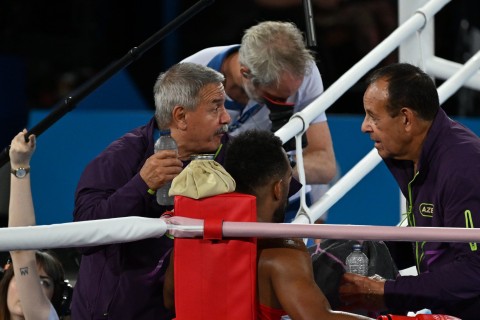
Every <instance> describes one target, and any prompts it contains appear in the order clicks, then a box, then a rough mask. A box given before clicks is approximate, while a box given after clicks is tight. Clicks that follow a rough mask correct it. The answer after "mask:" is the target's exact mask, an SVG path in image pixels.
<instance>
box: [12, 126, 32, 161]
mask: <svg viewBox="0 0 480 320" xmlns="http://www.w3.org/2000/svg"><path fill="white" fill-rule="evenodd" d="M26 134H27V129H23V130H22V131H20V132H19V133H18V134H17V135H16V136H15V137H14V138H13V139H12V142H11V144H10V150H9V156H10V161H11V163H12V165H14V166H27V165H28V164H29V163H30V159H31V156H32V154H33V152H34V151H35V146H36V137H35V135H33V134H31V135H29V141H28V142H26V141H25V135H26Z"/></svg>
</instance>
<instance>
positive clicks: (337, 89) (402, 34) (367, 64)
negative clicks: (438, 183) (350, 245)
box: [275, 0, 480, 224]
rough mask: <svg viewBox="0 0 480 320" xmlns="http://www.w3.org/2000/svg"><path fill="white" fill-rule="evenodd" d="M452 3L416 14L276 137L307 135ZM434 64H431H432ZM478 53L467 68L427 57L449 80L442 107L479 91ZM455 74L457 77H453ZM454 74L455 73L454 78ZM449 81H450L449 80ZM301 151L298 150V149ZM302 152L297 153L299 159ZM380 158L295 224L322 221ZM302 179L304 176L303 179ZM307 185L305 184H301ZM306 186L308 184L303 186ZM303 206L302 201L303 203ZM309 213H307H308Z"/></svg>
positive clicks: (443, 0) (368, 161)
mask: <svg viewBox="0 0 480 320" xmlns="http://www.w3.org/2000/svg"><path fill="white" fill-rule="evenodd" d="M448 2H450V0H432V1H429V2H428V3H426V4H425V5H424V6H422V7H420V8H419V9H418V10H416V11H415V14H414V15H412V16H411V17H410V18H409V19H408V20H407V21H405V22H404V23H403V24H401V25H400V26H399V27H398V28H397V29H395V31H394V32H392V34H390V36H388V37H387V38H386V39H385V40H383V41H382V42H381V43H380V44H379V45H378V46H377V47H375V48H374V49H373V50H372V51H370V52H369V53H368V54H367V55H366V56H365V57H363V58H362V59H361V60H360V61H359V62H357V63H356V64H355V65H354V66H353V67H352V68H350V69H349V70H348V71H347V72H346V73H345V74H343V75H342V76H341V77H340V78H339V79H338V80H337V81H335V82H334V83H333V84H332V85H331V86H330V87H329V88H328V89H327V90H325V92H324V93H323V94H322V95H320V97H318V98H317V99H315V100H314V101H313V102H312V103H311V104H310V105H308V106H307V107H306V108H305V109H303V110H302V111H300V112H298V113H296V114H294V115H293V116H292V118H291V119H290V121H289V122H288V123H287V124H285V125H284V126H283V127H282V128H280V129H279V130H278V131H277V132H275V134H276V135H277V136H279V137H280V138H281V139H282V141H288V140H289V139H290V138H292V137H293V136H295V135H298V134H299V133H302V132H304V131H306V128H307V127H308V124H309V123H311V121H313V119H315V117H317V116H318V115H319V114H320V113H322V112H325V111H326V110H327V109H328V108H329V107H330V106H331V105H332V104H333V103H334V102H335V101H336V100H337V99H338V98H340V97H341V96H342V95H343V94H344V93H345V92H346V91H347V90H348V89H349V88H350V87H352V86H353V85H354V84H355V83H356V82H357V81H358V80H360V78H361V77H363V76H364V75H365V74H366V73H367V72H369V71H370V70H371V69H372V68H374V67H375V66H376V65H377V64H378V63H380V62H381V61H382V60H383V59H384V58H385V57H386V56H387V55H388V54H390V53H391V52H392V51H393V50H395V49H396V48H397V47H399V46H400V44H401V43H402V42H403V41H404V40H406V39H407V38H408V37H410V36H411V35H413V34H414V33H415V32H418V31H419V30H421V29H423V28H424V27H425V25H426V24H427V22H428V20H430V19H431V18H432V17H433V16H434V15H435V14H436V13H437V12H438V11H440V10H441V9H442V8H443V7H444V6H445V5H446V4H447V3H448ZM432 59H434V60H433V62H429V61H430V60H432ZM478 59H479V58H478V53H477V54H476V55H475V56H473V57H472V58H471V59H470V60H469V61H468V62H467V63H466V64H465V65H463V66H462V65H460V64H456V63H446V62H445V60H443V59H441V58H437V57H434V56H432V57H428V58H427V63H426V64H427V66H428V67H429V68H432V70H433V71H434V74H440V73H441V74H442V75H444V76H448V77H450V79H448V80H447V81H446V82H445V83H444V84H443V85H442V86H441V87H439V89H438V91H439V96H440V104H442V103H443V102H444V101H445V100H446V99H448V98H449V97H450V96H451V95H453V94H454V93H455V92H456V91H457V90H458V89H459V88H460V87H461V86H462V85H463V84H465V83H469V86H471V87H474V88H478V89H480V84H479V83H478V82H477V83H476V84H475V85H474V84H473V81H471V80H470V82H469V79H471V78H473V79H472V80H476V79H477V78H479V77H480V72H479V71H478V69H479V67H478V66H479V61H478ZM445 64H448V66H449V68H448V71H445V70H444V71H443V72H439V69H442V68H441V66H442V65H445ZM454 72H455V73H454ZM452 73H454V74H453V75H452ZM448 77H447V78H448ZM297 150H298V149H297ZM300 152H301V149H300V150H298V151H297V158H298V155H299V154H300ZM380 162H381V158H380V156H379V155H378V152H377V151H376V149H372V150H371V151H370V152H369V153H368V154H367V155H366V156H365V157H364V158H363V159H362V160H360V161H359V162H358V163H357V165H355V166H354V167H353V168H352V169H350V170H349V171H348V172H347V173H346V174H345V175H344V176H343V177H342V178H341V179H339V181H337V183H335V184H334V185H333V186H332V187H331V188H330V189H329V190H328V191H327V192H326V193H325V194H324V195H323V196H322V197H321V198H320V199H319V200H318V201H317V202H316V203H314V204H313V205H312V206H311V207H310V208H309V210H302V208H301V209H300V210H301V211H303V212H302V214H300V215H297V217H296V218H295V219H294V221H293V222H292V223H296V224H297V223H300V224H304V223H310V221H315V220H317V219H319V218H321V217H322V215H323V214H324V213H325V212H327V211H328V209H330V208H331V207H332V206H333V205H334V204H335V203H336V202H337V201H338V200H339V199H340V198H342V197H343V196H344V195H345V194H346V193H347V192H348V191H350V190H351V189H352V188H353V187H354V186H355V185H356V184H357V183H358V182H359V181H360V180H361V179H363V178H364V177H365V176H366V175H367V174H368V173H370V171H372V170H373V169H374V168H375V167H376V166H377V165H378V164H379V163H380ZM298 170H299V171H303V170H304V168H303V164H302V163H299V164H298ZM300 176H302V175H300ZM301 182H302V183H304V181H301ZM304 184H305V183H304ZM301 192H302V195H301V198H302V199H303V198H304V197H305V188H302V191H301ZM302 206H303V201H302ZM305 211H306V212H305Z"/></svg>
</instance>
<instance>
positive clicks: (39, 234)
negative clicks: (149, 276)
mask: <svg viewBox="0 0 480 320" xmlns="http://www.w3.org/2000/svg"><path fill="white" fill-rule="evenodd" d="M448 2H449V0H432V1H430V2H428V3H427V4H426V5H425V6H423V7H421V8H420V9H418V10H417V11H416V13H415V14H414V15H413V16H412V17H411V18H409V19H408V20H407V21H406V22H404V23H403V24H402V25H401V26H399V27H398V28H397V29H396V30H395V31H394V32H393V33H392V34H391V35H390V36H389V37H388V38H386V39H385V40H384V41H382V43H380V44H379V45H378V46H377V47H376V48H375V49H373V50H372V51H371V52H370V53H369V54H367V55H366V56H365V57H364V58H363V59H361V60H360V61H359V62H358V63H357V64H355V65H354V66H353V67H352V68H351V69H350V70H349V71H347V72H346V73H345V74H344V75H343V76H342V77H340V78H339V79H338V80H337V81H336V82H335V83H334V84H332V86H330V87H329V88H328V89H327V90H326V91H325V92H324V93H323V94H322V95H321V96H320V97H319V98H318V99H316V100H315V101H313V102H312V103H311V104H310V105H309V106H308V107H307V108H305V109H304V110H303V111H301V112H299V113H297V114H295V115H293V117H292V119H291V120H290V121H289V122H288V123H287V124H286V125H285V126H284V127H282V128H281V129H280V130H278V131H277V132H276V135H277V136H279V137H280V138H281V139H282V141H288V140H289V139H290V138H291V137H293V136H295V135H296V134H298V133H300V132H302V133H303V132H304V131H305V130H306V128H307V127H308V124H309V123H310V122H311V121H313V119H314V118H315V117H316V116H317V115H318V114H320V113H322V112H324V111H325V110H326V109H327V108H328V107H330V106H331V105H332V104H333V103H334V102H335V101H336V100H337V99H338V98H339V97H340V96H341V95H342V94H344V93H345V92H346V90H348V88H350V87H351V86H352V85H354V84H355V83H356V82H357V81H358V80H359V79H360V78H361V77H362V76H363V75H365V74H366V73H367V72H368V71H369V70H370V69H372V68H373V67H375V65H377V64H378V63H379V62H380V61H381V60H382V59H384V58H385V57H386V56H387V55H388V54H389V53H390V52H392V51H393V50H394V49H395V48H396V47H398V46H399V44H400V43H401V42H402V41H403V40H404V39H406V38H407V37H408V36H410V35H412V34H414V33H415V32H417V31H418V30H419V29H421V28H423V27H424V26H425V24H426V23H427V21H428V20H429V19H430V18H431V17H432V16H433V15H434V14H435V13H437V12H438V11H439V10H440V9H441V8H442V7H443V6H445V5H446V4H447V3H448ZM433 58H434V59H433V61H429V60H428V61H427V62H426V66H427V67H428V68H430V67H431V68H432V70H433V74H434V75H439V74H440V73H442V72H440V71H439V69H441V68H440V65H441V64H448V69H449V70H447V71H443V73H442V75H447V74H448V76H452V73H453V72H456V73H455V74H454V75H453V76H452V77H451V78H450V79H448V80H447V81H446V82H445V83H444V84H443V85H442V86H441V87H439V89H438V92H439V96H440V101H441V103H443V102H444V101H445V100H446V99H447V98H448V97H449V96H451V95H452V94H453V93H454V92H455V91H456V90H458V88H460V86H462V85H463V84H464V83H465V84H467V86H471V87H474V88H478V87H479V85H478V79H479V72H478V71H477V70H478V69H479V66H480V52H479V53H477V54H476V55H474V56H473V57H472V58H471V59H470V60H469V61H468V62H467V63H466V64H465V65H464V66H463V67H461V68H460V67H459V66H461V65H457V64H455V63H447V62H445V61H442V59H440V58H436V57H433ZM380 162H381V158H380V156H379V155H378V153H377V151H376V150H375V149H372V150H371V151H370V152H369V153H368V154H367V155H366V156H365V157H364V158H363V159H362V160H360V161H359V162H358V163H357V164H356V165H355V166H354V167H353V168H352V169H351V170H350V171H349V172H347V174H345V175H344V176H343V177H342V178H341V179H340V180H339V181H338V182H337V183H336V184H335V185H333V186H332V187H331V188H330V190H329V191H327V193H326V194H325V195H324V196H323V197H322V198H321V199H320V200H319V201H318V202H316V203H315V204H313V205H312V206H311V208H310V209H311V210H310V211H311V212H310V214H311V215H312V216H313V217H312V218H311V219H310V220H311V221H315V220H316V219H318V218H319V217H321V214H323V212H326V211H327V210H328V209H329V208H330V207H331V206H332V205H333V204H335V203H336V202H337V201H338V200H339V199H340V198H341V197H342V196H343V195H344V194H346V193H347V192H348V191H349V190H350V189H351V188H353V187H354V186H355V185H356V184H357V183H358V182H359V181H360V180H361V179H362V178H363V177H364V176H365V175H366V174H368V173H369V172H370V171H371V170H373V168H375V166H376V165H377V164H378V163H380ZM167 230H170V231H171V232H174V234H175V235H176V236H179V232H180V234H181V233H182V232H183V234H184V235H187V236H192V235H196V236H200V235H202V234H203V226H199V225H198V224H193V225H189V224H185V225H172V224H167V223H166V222H165V221H164V220H162V219H153V218H143V217H124V218H111V219H105V220H93V221H84V222H73V223H64V224H54V225H43V226H31V227H14V228H13V227H12V228H2V229H0V251H10V250H21V249H52V248H67V247H86V246H97V245H106V244H113V243H121V242H130V241H136V240H141V239H146V238H154V237H161V236H164V234H165V233H166V232H167ZM223 235H224V236H225V237H300V238H323V239H326V238H329V239H356V240H358V239H361V240H389V241H439V242H444V241H448V242H480V230H479V229H465V228H426V227H415V228H398V227H383V226H357V225H312V224H308V217H305V216H299V218H298V219H295V221H294V223H293V224H278V223H253V222H251V223H240V222H224V224H223Z"/></svg>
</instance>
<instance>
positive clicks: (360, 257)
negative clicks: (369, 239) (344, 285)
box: [345, 243, 368, 276]
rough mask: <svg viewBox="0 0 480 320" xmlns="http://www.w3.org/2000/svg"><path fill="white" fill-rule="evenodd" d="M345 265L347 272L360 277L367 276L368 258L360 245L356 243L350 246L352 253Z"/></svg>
mask: <svg viewBox="0 0 480 320" xmlns="http://www.w3.org/2000/svg"><path fill="white" fill-rule="evenodd" d="M345 264H346V265H347V272H350V273H355V274H359V275H361V276H367V275H368V257H367V256H366V255H365V253H363V252H362V245H361V244H358V243H357V244H354V245H353V246H352V252H351V253H350V254H349V255H348V257H347V259H346V261H345Z"/></svg>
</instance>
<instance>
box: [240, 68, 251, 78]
mask: <svg viewBox="0 0 480 320" xmlns="http://www.w3.org/2000/svg"><path fill="white" fill-rule="evenodd" d="M240 72H241V74H242V77H244V78H245V79H249V78H250V70H249V69H248V68H247V67H245V66H243V65H242V66H240Z"/></svg>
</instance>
